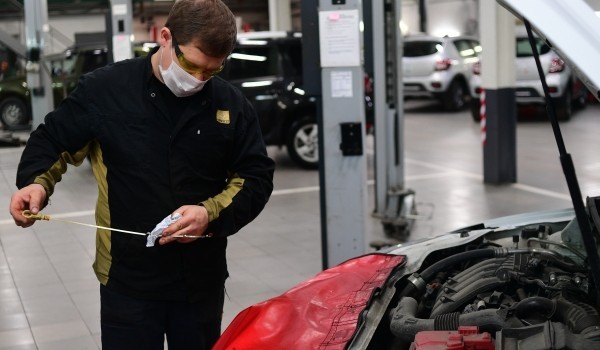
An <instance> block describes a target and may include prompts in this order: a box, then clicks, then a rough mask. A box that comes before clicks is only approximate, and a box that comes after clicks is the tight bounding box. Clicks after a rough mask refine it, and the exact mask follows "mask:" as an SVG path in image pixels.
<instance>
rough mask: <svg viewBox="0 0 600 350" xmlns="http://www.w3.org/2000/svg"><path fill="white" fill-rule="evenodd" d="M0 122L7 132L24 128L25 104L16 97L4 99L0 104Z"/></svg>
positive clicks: (25, 121)
mask: <svg viewBox="0 0 600 350" xmlns="http://www.w3.org/2000/svg"><path fill="white" fill-rule="evenodd" d="M0 120H1V121H2V124H3V125H4V128H5V129H7V130H13V129H18V128H22V127H23V126H25V125H26V124H27V122H28V118H27V108H26V107H25V103H23V101H21V100H20V99H18V98H16V97H9V98H6V99H5V100H4V101H3V102H2V104H0Z"/></svg>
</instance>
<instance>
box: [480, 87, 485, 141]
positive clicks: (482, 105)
mask: <svg viewBox="0 0 600 350" xmlns="http://www.w3.org/2000/svg"><path fill="white" fill-rule="evenodd" d="M479 117H480V118H481V121H480V127H481V144H482V145H485V139H486V127H485V90H484V89H483V88H481V93H480V94H479Z"/></svg>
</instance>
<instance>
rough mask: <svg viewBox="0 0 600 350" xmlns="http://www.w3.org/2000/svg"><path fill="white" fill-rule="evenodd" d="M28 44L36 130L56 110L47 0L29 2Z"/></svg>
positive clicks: (30, 85) (27, 12) (26, 17)
mask: <svg viewBox="0 0 600 350" xmlns="http://www.w3.org/2000/svg"><path fill="white" fill-rule="evenodd" d="M25 25H26V30H25V33H26V37H27V39H26V46H27V65H26V67H25V69H26V71H27V85H28V86H29V90H30V91H31V113H32V118H31V119H32V130H35V128H37V126H38V125H40V124H41V123H42V122H43V120H44V116H45V115H46V114H47V113H49V112H50V111H51V110H52V109H54V101H53V94H52V81H51V78H50V74H49V72H48V68H47V67H46V64H45V63H44V49H45V46H46V45H47V44H48V40H47V39H48V35H49V33H48V31H49V26H48V3H47V0H38V1H25Z"/></svg>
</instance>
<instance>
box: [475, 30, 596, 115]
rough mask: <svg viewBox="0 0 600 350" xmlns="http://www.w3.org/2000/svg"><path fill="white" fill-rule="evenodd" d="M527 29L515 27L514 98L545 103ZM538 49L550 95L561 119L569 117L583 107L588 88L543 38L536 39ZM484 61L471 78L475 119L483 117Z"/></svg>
mask: <svg viewBox="0 0 600 350" xmlns="http://www.w3.org/2000/svg"><path fill="white" fill-rule="evenodd" d="M523 30H524V29H521V28H517V30H516V41H515V43H516V58H515V73H516V79H515V100H516V102H517V104H518V105H544V104H546V100H545V98H544V90H543V88H542V83H541V81H540V76H539V74H538V70H537V67H536V64H535V59H534V57H533V51H532V49H531V45H529V39H528V38H527V34H526V33H524V32H523ZM535 40H536V47H537V51H538V53H539V54H540V63H541V65H542V68H543V71H544V75H545V76H546V83H547V84H548V90H549V91H550V96H551V97H552V99H553V101H554V106H555V108H556V113H557V117H558V119H561V120H568V119H570V118H571V115H572V114H573V108H574V107H575V108H581V107H583V106H584V105H585V102H586V92H587V90H586V89H585V87H584V86H583V84H582V83H581V82H580V81H579V80H578V79H576V78H575V76H574V74H573V72H572V70H571V68H570V67H569V66H568V65H567V64H566V63H565V61H564V60H563V59H562V58H561V57H560V56H559V55H558V53H556V52H555V51H554V50H552V48H551V47H550V46H548V44H546V43H545V42H544V41H543V40H542V39H540V38H537V37H536V38H535ZM481 64H482V63H481V62H478V63H477V64H475V65H474V67H473V73H474V74H473V75H472V77H471V96H472V101H473V104H472V108H471V112H472V115H473V120H475V121H479V120H481V116H480V114H479V110H480V105H479V97H480V92H481V75H480V71H481V67H480V65H481Z"/></svg>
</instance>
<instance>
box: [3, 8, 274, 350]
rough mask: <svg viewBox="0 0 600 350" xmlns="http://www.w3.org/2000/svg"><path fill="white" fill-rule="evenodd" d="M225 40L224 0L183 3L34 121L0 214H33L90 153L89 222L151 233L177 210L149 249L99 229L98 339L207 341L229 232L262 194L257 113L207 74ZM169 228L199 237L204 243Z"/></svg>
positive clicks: (263, 156)
mask: <svg viewBox="0 0 600 350" xmlns="http://www.w3.org/2000/svg"><path fill="white" fill-rule="evenodd" d="M235 40H236V23H235V18H234V16H233V14H232V13H231V11H230V10H229V8H227V6H226V5H225V4H224V3H223V2H222V1H221V0H180V1H177V2H176V3H175V4H174V6H173V8H172V10H171V13H170V14H169V17H168V19H167V22H166V24H165V27H164V28H162V29H161V30H160V40H159V44H160V46H159V47H157V48H156V49H155V50H154V51H153V52H151V53H150V54H149V55H148V56H147V57H146V58H138V59H132V60H126V61H122V62H118V63H115V64H112V65H109V66H107V67H104V68H100V69H98V70H96V71H94V72H92V73H90V74H87V75H85V76H84V77H83V78H82V79H81V81H80V82H79V85H78V87H77V89H76V90H75V91H74V92H73V93H72V94H71V95H70V96H69V97H68V98H67V99H66V100H65V101H64V102H63V103H62V104H61V105H60V106H59V107H58V108H57V109H56V110H55V111H53V112H51V113H49V114H48V115H47V116H46V119H45V122H44V124H42V125H40V126H39V127H38V128H37V130H35V131H34V132H33V133H32V134H31V137H30V138H29V141H28V143H27V146H26V147H25V150H24V152H23V155H22V158H21V162H20V164H19V169H18V173H17V187H18V188H19V190H18V191H17V192H15V193H14V194H13V196H12V199H11V204H10V211H11V215H12V216H13V218H14V220H15V222H16V223H17V225H19V226H22V227H28V226H31V225H32V224H33V223H34V221H32V220H31V219H26V218H25V217H24V216H23V215H22V211H23V210H31V211H32V212H33V213H37V212H39V211H40V210H41V208H43V207H44V206H45V205H46V203H47V202H48V198H49V196H50V195H51V194H52V193H53V191H54V186H55V185H56V183H57V182H59V181H60V180H61V175H62V174H63V173H64V172H65V171H66V170H67V164H75V165H79V164H81V162H82V161H83V160H84V159H85V158H86V157H87V156H88V155H89V156H90V159H91V164H92V169H93V173H94V176H95V177H96V180H97V182H98V201H97V203H96V222H97V225H99V226H104V227H112V228H116V229H123V230H130V231H137V232H150V231H152V229H153V228H154V227H155V226H156V225H157V224H158V223H159V222H160V221H161V220H163V219H164V218H166V217H168V216H169V215H172V214H175V213H179V214H181V215H182V217H181V219H179V220H178V221H176V222H175V223H174V224H172V225H170V226H168V227H167V228H166V229H165V230H164V232H163V236H162V237H161V238H159V240H158V242H157V243H158V244H156V245H155V246H154V247H146V237H145V236H138V235H132V234H127V233H122V232H117V231H111V230H107V229H98V230H97V234H96V259H95V262H94V265H93V267H94V271H95V273H96V275H97V277H98V280H99V281H100V295H101V326H102V343H103V348H104V349H111V350H112V349H127V350H131V349H144V350H145V349H162V348H163V344H164V337H165V334H166V337H167V341H168V344H169V349H170V350H177V349H210V347H211V346H212V345H213V344H214V342H216V340H217V338H218V337H219V335H220V331H221V318H222V313H223V302H224V283H225V279H226V278H227V276H228V274H227V266H226V261H225V248H226V246H227V236H229V235H232V234H234V233H236V232H237V231H238V230H239V229H240V228H242V227H243V226H244V225H246V224H248V223H249V222H250V221H252V220H253V219H254V218H255V217H256V216H257V215H258V214H259V213H260V211H261V210H262V209H263V208H264V206H265V204H266V203H267V201H268V199H269V196H270V195H271V192H272V190H273V182H272V180H273V169H274V163H273V161H272V160H271V159H270V158H269V157H268V156H267V153H266V149H265V145H264V142H263V139H262V135H261V131H260V128H259V123H258V120H257V116H256V113H255V112H254V110H253V108H252V106H251V105H250V103H249V102H248V100H247V99H246V98H245V97H244V96H243V95H242V94H241V93H240V91H238V90H237V89H235V88H234V87H232V85H230V84H229V83H227V82H225V81H224V80H222V79H221V78H219V77H218V76H216V75H215V74H217V73H218V72H219V71H220V70H221V69H222V67H223V63H224V62H225V60H226V58H227V56H228V55H229V54H230V53H231V51H232V50H233V47H234V44H235ZM170 235H176V236H180V235H187V236H207V237H204V238H202V239H196V238H174V237H169V236H170Z"/></svg>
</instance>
